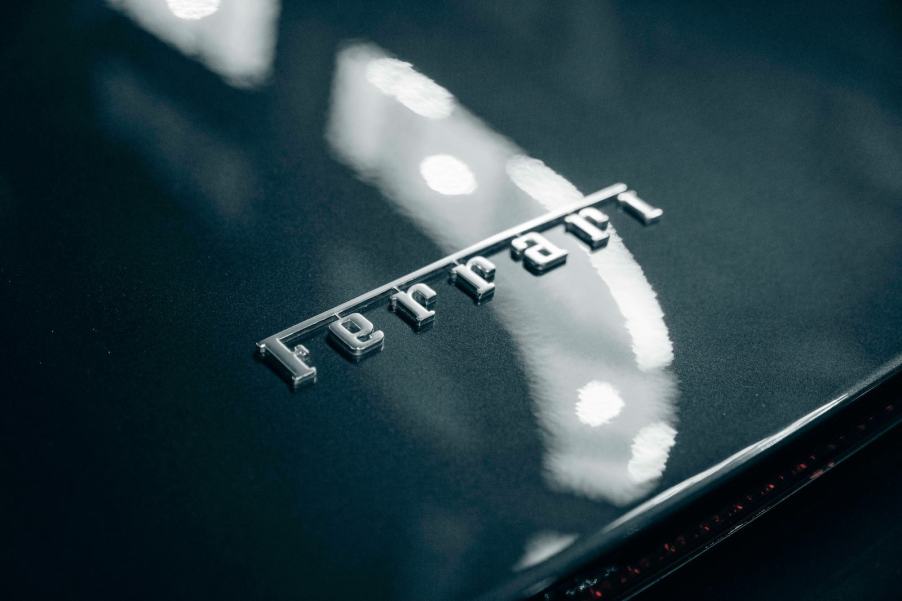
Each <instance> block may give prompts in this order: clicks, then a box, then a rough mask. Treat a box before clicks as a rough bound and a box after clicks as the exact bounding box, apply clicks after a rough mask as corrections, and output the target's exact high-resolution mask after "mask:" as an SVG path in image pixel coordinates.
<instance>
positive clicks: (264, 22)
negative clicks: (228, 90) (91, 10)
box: [107, 0, 279, 88]
mask: <svg viewBox="0 0 902 601" xmlns="http://www.w3.org/2000/svg"><path fill="white" fill-rule="evenodd" d="M107 2H108V3H109V4H110V5H111V6H113V7H114V8H116V9H117V10H120V11H122V12H123V13H125V14H127V15H128V16H129V17H131V18H132V19H134V20H135V22H137V23H138V24H139V25H140V26H141V27H143V28H144V29H146V30H147V31H149V32H151V33H152V34H154V35H155V36H157V37H158V38H160V39H161V40H163V41H164V42H166V43H167V44H170V45H172V46H174V47H176V48H178V49H179V50H180V51H181V52H183V53H184V54H186V55H187V56H190V57H193V58H195V59H197V60H198V61H200V62H201V63H203V64H204V65H205V66H206V67H207V68H208V69H210V70H211V71H213V72H215V73H217V74H218V75H220V76H222V78H223V79H224V80H225V81H226V82H227V83H228V84H229V85H232V86H236V87H240V88H248V87H254V86H258V85H260V84H262V83H264V82H265V81H266V80H267V79H268V78H269V75H270V72H271V70H272V63H273V55H274V53H275V45H276V21H277V19H278V16H279V0H253V1H248V0H107Z"/></svg>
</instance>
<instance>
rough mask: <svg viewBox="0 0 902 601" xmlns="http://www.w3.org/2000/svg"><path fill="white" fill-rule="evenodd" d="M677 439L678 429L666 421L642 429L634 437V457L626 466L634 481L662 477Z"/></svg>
mask: <svg viewBox="0 0 902 601" xmlns="http://www.w3.org/2000/svg"><path fill="white" fill-rule="evenodd" d="M675 441H676V430H674V429H673V428H671V427H670V426H668V425H667V424H665V423H664V422H657V423H654V424H649V425H648V426H645V427H644V428H642V429H640V430H639V432H638V433H637V434H636V437H635V438H633V446H632V457H631V458H630V462H629V463H628V464H627V466H626V471H627V473H629V476H630V478H631V479H632V480H633V482H636V483H637V484H641V483H645V482H649V481H651V480H656V479H657V478H660V477H661V474H663V473H664V467H665V466H666V465H667V458H668V457H669V456H670V449H671V448H672V447H673V443H674V442H675Z"/></svg>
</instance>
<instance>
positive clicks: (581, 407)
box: [576, 380, 623, 428]
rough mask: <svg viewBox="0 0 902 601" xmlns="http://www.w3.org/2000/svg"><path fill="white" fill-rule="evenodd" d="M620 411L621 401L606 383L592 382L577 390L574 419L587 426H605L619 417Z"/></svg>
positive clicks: (618, 395)
mask: <svg viewBox="0 0 902 601" xmlns="http://www.w3.org/2000/svg"><path fill="white" fill-rule="evenodd" d="M622 410H623V399H621V398H620V394H618V393H617V390H616V389H615V388H614V387H613V386H611V385H610V384H608V383H607V382H599V381H597V380H592V381H591V382H589V383H588V384H586V385H585V386H583V387H582V388H580V389H579V401H578V402H577V403H576V417H578V418H579V421H581V422H582V423H584V424H586V425H587V426H591V427H593V428H597V427H598V426H601V425H602V424H606V423H608V422H609V421H611V420H612V419H614V418H615V417H617V416H618V415H620V412H621V411H622Z"/></svg>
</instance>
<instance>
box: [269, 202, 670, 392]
mask: <svg viewBox="0 0 902 601" xmlns="http://www.w3.org/2000/svg"><path fill="white" fill-rule="evenodd" d="M614 199H616V202H617V204H619V206H621V207H622V208H624V209H625V210H626V211H627V212H629V213H630V214H632V215H633V216H634V217H636V218H637V219H638V220H639V221H641V222H642V223H643V224H645V225H649V224H651V223H654V222H655V221H657V220H658V219H660V217H661V215H662V214H663V211H662V210H661V209H659V208H656V207H653V206H652V205H650V204H649V203H647V202H645V201H644V200H642V199H641V198H639V197H638V196H637V195H636V193H635V192H634V191H632V190H628V189H627V187H626V185H624V184H614V185H613V186H609V187H607V188H604V189H602V190H599V191H598V192H595V193H593V194H589V195H588V196H585V197H584V198H583V199H582V200H581V201H579V202H577V203H574V204H572V205H570V206H566V207H563V208H561V209H559V210H556V211H551V212H549V213H546V214H545V215H543V216H541V217H538V218H536V219H532V220H530V221H527V222H525V223H521V224H520V225H517V226H514V227H512V228H509V229H507V230H504V231H503V232H500V233H498V234H495V235H494V236H491V237H489V238H486V239H485V240H482V241H481V242H477V243H476V244H473V245H472V246H469V247H467V248H465V249H463V250H460V251H458V252H456V253H454V254H451V255H448V256H447V257H444V258H442V259H439V260H438V261H435V262H433V263H430V264H429V265H426V266H424V267H421V268H420V269H418V270H416V271H414V272H411V273H408V274H406V275H403V276H401V277H400V278H397V279H396V280H394V281H391V282H389V283H387V284H384V285H383V286H380V287H378V288H375V289H373V290H370V291H369V292H367V293H366V294H362V295H360V296H358V297H357V298H354V299H351V300H349V301H347V302H345V303H342V304H341V305H338V306H337V307H332V308H331V309H329V310H328V311H323V312H322V313H320V314H319V315H316V316H314V317H311V318H310V319H307V320H305V321H302V322H300V323H298V324H295V325H293V326H291V327H290V328H287V329H285V330H282V331H281V332H278V333H276V334H273V335H272V336H270V337H268V338H265V339H263V340H261V341H260V342H258V343H257V350H258V352H259V353H260V355H262V356H264V357H268V358H271V359H272V364H273V365H274V366H275V367H276V368H279V369H280V371H282V372H284V373H285V374H286V376H287V378H288V381H289V382H290V383H291V385H292V386H293V387H297V386H300V385H301V384H312V383H314V382H316V379H317V370H316V367H315V365H314V361H313V358H312V357H311V355H310V352H309V350H308V349H307V347H306V346H304V345H303V344H302V343H303V341H305V340H309V339H311V338H314V337H317V336H322V335H326V336H328V337H329V339H330V341H331V342H332V346H333V347H334V348H336V349H337V350H338V351H339V352H341V353H342V354H343V355H344V356H345V357H346V358H347V359H349V360H351V361H355V362H356V361H360V360H362V359H364V358H365V357H367V356H370V355H372V354H374V353H378V352H381V351H382V350H383V348H384V346H385V334H384V333H383V332H382V331H381V330H379V329H378V327H377V326H376V325H375V324H374V323H373V322H372V321H370V320H369V319H368V318H367V317H365V316H364V314H363V313H364V312H366V311H369V310H372V309H373V308H375V307H378V306H383V305H386V304H387V305H388V306H389V307H390V308H391V310H392V311H393V312H394V313H396V314H397V315H398V316H399V317H400V318H402V319H404V320H405V321H406V322H408V323H409V324H410V326H411V327H412V328H413V330H414V331H417V332H419V331H423V330H424V329H427V328H429V327H431V326H432V324H433V322H434V321H435V317H436V312H437V309H436V308H435V306H436V299H437V297H438V292H437V291H436V290H434V289H433V288H432V286H430V285H429V284H427V281H429V282H433V283H434V282H435V281H436V280H439V281H440V280H441V278H442V276H443V275H444V276H445V280H446V281H447V282H448V283H449V284H451V285H453V286H456V287H457V288H459V289H460V290H462V291H463V292H465V293H466V294H468V295H470V297H472V299H473V300H474V302H476V303H477V304H481V303H484V302H487V301H489V300H491V299H492V297H493V296H494V294H495V293H496V289H495V282H494V279H495V272H496V270H497V269H498V265H497V263H496V261H498V259H496V260H495V261H493V260H490V259H489V257H494V256H496V255H502V254H503V252H504V251H505V250H509V252H510V257H511V259H512V260H513V261H516V262H520V263H522V265H523V268H525V269H526V270H528V271H529V272H530V273H532V274H534V275H536V276H541V275H543V274H545V273H548V272H549V271H551V270H554V269H558V268H561V267H562V266H564V265H566V262H567V251H566V250H565V249H563V248H560V247H558V246H556V245H555V244H553V243H552V242H551V241H550V240H548V238H546V237H545V236H543V235H542V232H545V231H547V230H550V229H551V228H554V227H558V226H560V225H564V228H565V230H566V231H567V232H569V233H571V234H573V235H574V236H576V237H577V238H578V239H579V240H580V241H582V242H583V243H584V244H586V245H587V246H588V247H589V249H590V250H591V251H592V252H598V251H601V249H603V248H604V247H605V246H606V245H607V242H608V238H609V237H610V234H609V232H608V231H607V230H608V217H607V215H605V214H604V213H603V212H602V211H601V210H600V208H599V207H601V206H603V205H604V204H606V203H609V202H612V201H614Z"/></svg>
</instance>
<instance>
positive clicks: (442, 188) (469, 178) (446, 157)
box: [420, 154, 477, 196]
mask: <svg viewBox="0 0 902 601" xmlns="http://www.w3.org/2000/svg"><path fill="white" fill-rule="evenodd" d="M420 175H422V176H423V180H424V181H425V182H426V185H427V186H429V187H430V188H432V189H433V190H435V191H436V192H438V193H439V194H444V195H446V196H460V195H463V194H472V193H473V191H474V190H476V188H477V184H476V176H475V175H473V172H472V171H471V170H470V168H469V167H468V166H467V164H466V163H464V162H463V161H461V160H460V159H458V158H457V157H453V156H451V155H450V154H435V155H432V156H428V157H426V158H425V159H423V161H422V162H421V163H420Z"/></svg>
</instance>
